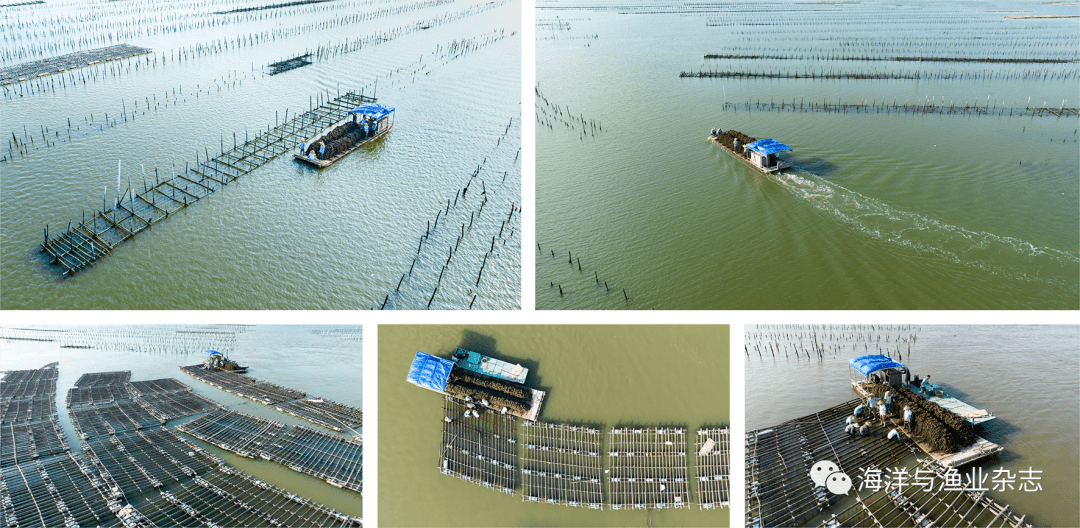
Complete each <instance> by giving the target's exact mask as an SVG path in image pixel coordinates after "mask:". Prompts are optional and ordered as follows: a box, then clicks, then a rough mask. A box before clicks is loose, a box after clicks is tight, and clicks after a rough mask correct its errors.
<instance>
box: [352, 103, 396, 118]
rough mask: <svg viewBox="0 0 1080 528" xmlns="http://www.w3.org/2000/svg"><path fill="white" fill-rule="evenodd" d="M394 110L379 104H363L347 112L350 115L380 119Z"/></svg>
mask: <svg viewBox="0 0 1080 528" xmlns="http://www.w3.org/2000/svg"><path fill="white" fill-rule="evenodd" d="M393 111H394V108H393V107H391V106H385V105H381V104H379V103H364V104H362V105H360V106H358V107H356V108H353V109H352V110H349V113H350V114H363V115H366V116H371V117H374V118H375V119H382V118H384V117H386V116H388V115H390V112H393Z"/></svg>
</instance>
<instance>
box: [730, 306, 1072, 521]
mask: <svg viewBox="0 0 1080 528" xmlns="http://www.w3.org/2000/svg"><path fill="white" fill-rule="evenodd" d="M867 326H868V325H859V327H860V329H861V333H862V334H864V335H865V334H870V333H873V335H875V336H880V337H881V338H882V343H881V345H882V347H883V349H884V348H887V349H890V350H895V347H896V346H897V343H895V339H896V337H897V334H898V333H899V334H900V335H901V336H904V337H908V336H910V335H912V334H914V335H915V339H914V341H913V343H912V347H911V352H910V353H909V352H908V343H907V342H903V341H902V342H900V343H899V344H898V345H899V347H900V350H901V355H902V360H901V362H902V363H904V364H905V365H907V366H908V368H910V369H911V372H912V374H918V375H920V376H921V377H925V376H926V375H927V374H930V375H931V376H932V379H933V380H934V382H935V383H937V384H939V385H941V386H942V387H944V389H945V391H946V392H947V393H949V394H950V395H952V396H955V397H957V398H959V399H961V400H963V401H965V402H967V403H969V404H971V405H972V406H974V407H976V408H979V409H986V410H988V411H992V412H993V413H994V414H995V415H996V416H997V419H995V420H993V421H991V422H989V423H987V424H984V425H982V426H981V428H980V431H981V432H978V434H979V435H980V436H982V437H984V438H986V439H987V440H989V441H991V442H994V443H996V444H999V445H1001V446H1002V447H1004V448H1005V451H1003V452H1002V453H1001V454H1000V455H999V456H998V457H997V458H996V459H990V460H987V461H983V462H980V463H978V464H976V466H978V467H981V468H982V469H983V472H984V474H986V475H991V477H990V478H993V477H992V475H993V471H995V470H998V469H1000V468H1005V469H1007V470H1009V471H1011V472H1012V473H1013V474H1014V475H1018V474H1019V473H1018V472H1019V471H1020V470H1027V469H1029V468H1031V469H1035V470H1042V471H1043V473H1042V481H1041V485H1042V491H1039V492H1034V493H1026V492H1022V491H1020V490H1018V489H1017V490H1013V491H1007V492H1000V491H991V492H989V494H990V495H991V497H992V498H993V499H994V500H995V501H997V502H999V503H1002V504H1009V505H1011V506H1012V507H1013V509H1014V511H1016V512H1019V514H1020V515H1027V520H1028V521H1029V522H1031V523H1032V525H1034V526H1076V525H1077V524H1078V523H1080V512H1078V510H1077V505H1076V504H1077V503H1076V497H1077V494H1078V493H1080V469H1078V468H1080V442H1078V441H1077V438H1078V434H1077V433H1078V431H1080V409H1078V408H1077V405H1076V403H1077V401H1080V360H1078V358H1080V327H1076V326H976V325H972V326H921V327H913V330H905V331H903V332H898V331H897V330H896V329H895V328H894V329H889V330H883V331H874V332H870V331H869V330H868V329H867ZM802 328H806V327H802ZM814 329H815V330H816V332H817V335H818V336H825V335H831V336H839V335H851V334H852V333H853V332H852V330H851V327H838V326H833V327H829V326H826V327H821V326H816V327H814ZM746 332H747V347H748V355H747V359H746V363H745V365H746V429H747V430H748V431H750V430H754V429H762V428H767V427H770V426H773V425H776V424H779V423H781V422H784V421H787V420H791V419H793V418H798V417H801V416H806V415H808V414H812V413H814V412H816V411H820V410H822V409H826V408H828V407H832V406H834V405H839V404H840V403H843V402H845V401H848V400H850V399H852V398H855V397H857V394H856V393H855V392H854V391H853V390H852V389H851V385H850V383H849V380H850V379H851V378H850V377H849V371H850V368H849V366H848V360H849V359H851V358H853V357H858V356H861V355H864V354H867V353H869V354H876V353H878V352H877V350H875V345H876V344H877V342H876V341H875V342H873V343H869V344H868V343H866V342H865V341H857V342H855V341H854V340H852V339H848V338H844V339H832V338H826V342H829V343H833V344H839V345H840V346H841V350H840V351H839V352H836V351H830V350H829V347H826V353H825V355H824V357H823V358H821V359H817V358H816V356H815V359H813V360H812V361H808V360H807V359H806V356H805V355H802V356H801V359H797V358H796V357H795V356H794V355H793V354H792V353H791V352H782V353H780V354H777V356H776V357H775V358H774V357H773V356H772V354H771V353H770V352H769V351H768V350H764V349H763V350H764V352H763V354H762V355H763V357H760V358H759V357H758V354H757V351H756V350H755V345H757V346H759V347H765V346H766V343H776V342H779V343H780V345H781V350H783V347H784V346H788V347H789V348H790V347H793V346H795V345H796V344H798V345H799V347H800V349H801V347H802V346H803V345H805V346H810V345H809V343H810V340H809V338H806V339H805V340H804V341H803V342H802V343H801V344H799V340H798V339H794V338H786V337H779V338H777V337H773V336H775V335H776V334H777V333H791V334H794V333H795V332H794V331H793V330H790V329H776V328H775V327H754V326H751V325H747V327H746ZM854 333H859V332H854ZM889 334H891V339H892V343H893V344H892V345H891V346H887V345H886V344H885V340H886V339H888V338H889V337H890V335H889ZM852 344H855V345H856V350H855V351H853V349H852V348H851V345H852ZM867 345H868V349H867V348H864V346H867ZM774 347H775V344H774ZM892 357H893V358H896V357H897V355H896V353H895V351H894V352H893V355H892ZM855 375H856V376H858V374H855ZM778 389H779V390H778ZM909 462H913V460H912V461H909ZM909 467H913V466H912V465H910V464H909ZM967 471H971V470H970V469H969V468H964V469H963V470H962V473H964V472H967ZM991 486H992V485H991Z"/></svg>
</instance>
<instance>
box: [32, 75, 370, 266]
mask: <svg viewBox="0 0 1080 528" xmlns="http://www.w3.org/2000/svg"><path fill="white" fill-rule="evenodd" d="M363 101H374V99H373V98H370V97H364V96H362V95H360V94H356V93H353V92H348V93H346V94H345V95H342V96H340V97H337V98H335V99H333V100H330V101H327V102H326V103H325V104H321V105H320V106H318V107H316V108H314V109H312V110H308V111H307V112H305V113H304V114H302V115H299V116H295V114H294V116H295V117H293V118H292V119H291V120H290V119H289V111H288V110H287V109H286V111H285V119H284V120H283V122H282V123H281V124H280V125H277V127H275V128H273V129H271V128H270V125H267V126H266V128H267V131H266V132H263V133H260V134H259V135H257V136H255V138H253V139H247V138H245V141H244V143H243V144H240V145H237V140H236V136H235V135H234V136H233V148H232V149H231V150H228V151H225V148H224V147H225V145H224V139H222V144H221V150H222V153H221V154H219V155H218V156H217V157H215V158H210V153H209V149H207V148H206V146H205V145H203V149H204V153H205V159H203V160H201V159H200V158H199V154H200V153H199V151H198V150H196V152H195V154H196V161H195V166H194V167H192V168H189V167H187V166H186V165H185V167H184V171H183V173H179V174H172V175H170V176H168V177H166V178H165V179H164V180H162V179H161V178H160V177H159V176H158V174H157V169H156V168H155V169H154V176H155V178H154V185H153V186H149V185H148V184H147V182H146V181H145V180H144V181H143V192H142V193H141V194H140V193H137V192H132V189H131V184H130V181H129V183H128V188H127V190H126V191H124V193H123V194H120V190H119V187H120V182H119V174H118V175H117V179H118V182H117V197H116V200H115V202H114V205H113V206H112V207H111V208H110V207H108V203H107V196H102V201H103V202H106V203H103V204H102V208H101V209H100V210H98V211H94V213H93V214H92V216H91V219H90V221H89V222H88V221H87V219H86V213H85V212H84V213H83V217H82V220H81V221H80V222H79V223H78V224H76V225H75V226H74V227H72V222H70V221H69V222H68V227H67V231H66V232H64V233H62V234H60V235H58V236H55V237H50V236H49V227H48V225H46V226H45V241H44V242H43V243H42V245H41V252H42V253H47V254H48V255H49V259H50V263H51V264H54V265H56V266H58V267H59V268H60V269H61V270H62V276H63V277H67V276H69V275H71V274H72V273H74V272H76V271H79V270H81V269H83V268H85V267H87V266H89V265H90V264H92V263H94V262H95V261H97V260H98V259H100V258H102V257H104V256H107V255H108V254H109V253H111V252H112V250H113V249H114V248H116V247H117V246H118V245H120V244H122V243H123V242H126V241H127V240H129V239H131V238H132V237H134V236H135V235H137V234H139V233H141V232H142V231H144V230H147V229H149V228H150V227H152V226H153V225H154V224H157V223H158V222H160V221H162V220H164V219H166V218H168V217H169V216H170V215H172V214H174V213H176V212H177V211H180V210H181V209H185V208H187V207H188V206H189V205H191V204H193V203H196V202H198V201H200V200H202V199H203V198H206V197H208V196H209V195H210V194H212V193H214V192H216V191H218V190H220V189H222V188H224V187H225V186H226V185H228V184H229V183H232V182H234V181H236V179H237V178H239V177H240V176H243V175H245V174H248V173H250V172H251V171H254V170H255V169H257V168H259V167H261V166H262V165H264V164H266V163H268V162H270V161H271V160H273V159H274V158H276V157H277V156H279V155H281V154H282V153H284V152H287V151H289V150H291V149H292V148H294V147H295V146H296V145H297V144H299V142H300V141H303V140H305V139H307V138H308V137H311V135H313V134H314V133H315V132H317V131H319V130H322V129H324V128H326V127H328V126H329V125H331V124H333V123H334V122H336V121H338V120H340V119H341V118H343V117H344V116H345V115H346V114H345V113H346V112H347V111H348V110H351V109H353V108H355V107H356V106H357V105H358V104H360V103H361V102H363ZM106 193H107V191H106ZM124 198H127V205H126V206H125V205H124ZM159 200H160V201H159Z"/></svg>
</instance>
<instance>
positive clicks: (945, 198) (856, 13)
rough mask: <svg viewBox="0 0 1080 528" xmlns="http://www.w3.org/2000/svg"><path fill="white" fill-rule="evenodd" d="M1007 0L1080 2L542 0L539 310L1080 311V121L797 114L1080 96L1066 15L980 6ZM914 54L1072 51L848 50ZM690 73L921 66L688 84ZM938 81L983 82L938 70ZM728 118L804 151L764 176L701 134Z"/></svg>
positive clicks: (1028, 5)
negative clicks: (873, 76)
mask: <svg viewBox="0 0 1080 528" xmlns="http://www.w3.org/2000/svg"><path fill="white" fill-rule="evenodd" d="M1018 6H1019V7H1018ZM999 9H1026V10H1032V11H1033V12H1034V13H1036V14H1041V13H1064V14H1077V9H1078V8H1077V6H1045V5H1042V4H1036V3H1033V2H1021V3H1019V4H1018V3H1015V2H1013V3H1009V4H1008V5H1007V6H1005V5H1004V4H1002V3H999V2H978V3H962V4H957V3H934V4H932V5H920V6H915V5H910V6H908V5H895V4H886V3H877V2H869V3H859V4H838V5H831V4H816V3H815V4H811V3H791V4H782V5H774V4H768V5H764V6H761V8H760V10H758V9H732V8H731V7H730V6H709V5H699V4H691V3H678V2H676V3H657V2H621V3H619V4H617V6H615V5H612V4H603V3H598V2H547V1H545V2H538V4H537V12H536V18H537V82H538V87H537V88H538V95H537V97H536V99H535V105H536V111H537V115H538V119H537V122H536V123H535V126H536V133H537V153H536V160H537V161H536V163H537V191H536V196H537V198H536V199H537V236H536V239H537V242H539V244H540V248H539V249H537V248H533V249H532V250H533V251H534V252H536V255H537V261H536V299H537V306H538V307H539V308H542V309H583V308H631V309H648V308H663V309H783V308H814V309H831V308H845V309H875V308H885V309H943V308H947V309H953V308H969V309H982V308H1010V309H1019V308H1058V309H1065V308H1067V309H1076V308H1077V307H1078V303H1080V300H1078V299H1080V241H1078V238H1077V232H1080V214H1078V206H1077V204H1078V203H1080V179H1078V178H1077V174H1080V147H1078V146H1077V140H1078V136H1077V124H1078V120H1077V118H1076V117H1069V118H1055V117H1031V116H1027V117H1022V118H1021V117H1019V116H1017V115H1014V116H1012V117H1010V116H1009V111H1008V110H1006V111H1005V112H1004V115H1003V116H1000V117H999V116H998V115H997V114H995V115H994V116H993V117H990V116H978V117H976V116H975V115H967V116H948V115H936V114H935V115H911V114H906V115H904V114H900V115H897V114H896V113H895V112H891V113H889V114H885V113H881V114H878V113H870V114H866V113H862V112H860V113H855V111H854V110H852V111H851V112H849V113H847V114H844V113H839V114H837V113H822V112H808V111H803V112H792V111H791V110H790V107H791V106H790V105H791V103H792V101H794V102H795V103H796V104H804V105H807V104H809V103H814V102H816V103H817V104H819V105H820V104H821V103H822V102H823V101H826V102H829V103H830V104H836V103H838V102H841V103H845V104H863V103H865V104H868V105H869V104H876V105H878V106H880V105H881V103H882V101H883V100H884V102H885V103H887V104H888V105H890V106H891V105H892V104H893V103H894V101H895V103H896V104H898V105H903V104H905V103H906V104H922V103H923V101H924V100H925V101H926V102H927V103H935V104H940V103H941V102H942V101H945V104H946V105H951V104H954V105H959V106H964V105H965V104H968V105H971V104H975V103H976V102H977V103H978V104H979V105H980V106H984V105H988V106H989V107H990V108H991V109H994V108H996V109H999V110H1000V108H1001V107H1002V106H1005V107H1006V108H1008V109H1013V111H1014V113H1018V112H1019V111H1022V110H1023V109H1024V108H1025V107H1026V106H1027V105H1028V104H1030V105H1031V106H1051V107H1053V108H1055V109H1056V108H1058V107H1059V106H1061V105H1063V104H1064V106H1067V107H1076V106H1077V105H1078V103H1080V101H1078V98H1077V93H1078V89H1080V82H1078V80H1077V79H1078V78H1077V68H1078V64H1080V57H1078V54H1077V51H1076V50H1077V49H1078V47H1077V46H1078V44H1080V42H1078V37H1077V31H1076V29H1077V24H1076V19H1043V20H1007V19H1004V18H1003V13H993V12H988V11H994V10H999ZM883 21H884V22H883ZM920 52H922V53H924V54H925V56H931V55H934V56H943V57H968V58H986V57H990V58H1010V59H1031V58H1036V59H1043V60H1064V61H1066V62H1064V63H967V62H934V63H918V62H889V61H880V60H874V61H870V60H840V58H845V59H851V58H852V57H866V56H870V57H876V58H881V57H896V56H911V55H915V56H917V55H919V53H920ZM706 54H731V55H740V56H762V55H769V56H790V57H792V58H790V59H784V60H778V59H769V60H765V59H746V58H737V59H716V60H714V59H704V58H703V57H704V55H706ZM1035 69H1038V70H1039V71H1040V72H1042V73H1044V74H1045V75H1047V76H1048V77H1047V78H1046V79H1045V80H1044V79H1042V78H1041V77H1040V79H1039V80H1035V79H1033V78H1032V77H1031V76H1032V75H1033V73H1032V71H1033V70H1035ZM700 70H708V71H711V70H718V71H741V72H753V73H759V72H764V73H769V72H773V73H776V72H786V73H808V72H810V71H813V72H819V73H820V72H825V73H828V72H833V73H838V72H841V73H854V74H870V73H889V74H913V73H914V72H921V74H922V75H923V76H924V77H923V78H922V79H919V80H914V79H911V80H908V79H899V80H863V79H847V80H821V79H817V80H811V79H734V78H716V79H698V78H680V77H679V74H680V72H683V71H700ZM942 73H944V74H951V75H955V74H960V73H965V74H967V75H969V76H972V75H975V74H979V75H980V76H981V77H979V78H976V79H971V78H970V77H969V78H965V80H941V79H936V78H934V79H927V78H926V76H933V75H939V74H942ZM991 74H993V75H995V76H994V77H992V78H991V77H989V76H990V75H991ZM1003 75H1008V76H1011V77H1010V78H1002V76H1003ZM1024 75H1027V76H1028V77H1027V78H1026V79H1025V78H1024V77H1023V76H1024ZM1052 76H1056V77H1052ZM1051 77H1052V78H1051ZM988 96H989V99H988ZM1029 98H1030V103H1029ZM759 102H760V103H763V104H764V105H765V107H766V108H767V107H768V105H769V103H770V102H775V104H776V105H777V106H779V105H780V103H781V102H785V103H786V104H787V108H788V109H787V110H784V111H778V110H774V111H771V112H770V111H767V110H765V111H758V109H757V106H756V105H757V103H759ZM725 103H734V104H738V105H741V106H739V108H738V110H737V111H736V109H735V108H734V107H733V106H730V105H729V106H726V107H725ZM747 104H749V105H750V106H749V110H750V111H747ZM804 108H806V107H805V106H804ZM571 116H572V117H571ZM575 119H576V121H575ZM581 120H584V121H585V122H586V124H587V125H588V126H587V127H584V128H585V130H583V127H582V125H581V123H580V121H581ZM594 124H595V125H596V127H595V128H594ZM715 127H721V128H723V129H735V130H739V131H741V132H744V133H746V134H749V135H750V136H754V137H758V138H766V137H771V138H775V139H777V140H779V141H781V142H783V143H785V144H787V145H789V146H791V147H792V148H793V149H794V150H793V152H792V153H790V156H789V157H788V159H789V160H790V161H791V162H792V163H793V164H794V169H793V170H791V171H790V172H787V173H785V174H784V175H783V176H782V177H779V178H775V177H766V176H763V175H761V174H759V173H756V172H754V171H752V170H751V169H749V168H748V167H746V166H744V165H743V164H742V163H740V162H738V161H737V160H734V159H732V157H731V156H730V155H728V154H727V153H725V152H724V151H723V150H721V149H719V148H717V147H714V146H712V145H711V144H710V143H708V142H707V141H706V135H707V134H708V131H709V129H710V128H715ZM601 128H602V130H601ZM568 251H569V252H571V253H572V254H573V257H574V259H575V260H576V259H578V258H580V259H581V260H580V264H581V270H580V271H579V270H578V262H575V263H574V264H572V265H570V264H568V260H569V258H568V257H569V256H568V254H567V252H568ZM552 252H554V256H553V255H552ZM597 279H599V280H600V282H599V283H597ZM604 281H607V282H608V285H609V288H610V292H609V291H608V289H606V288H605V287H604V285H603V282H604ZM560 284H561V285H562V288H563V294H562V295H560V293H559V289H558V288H557V287H556V286H558V285H560ZM623 288H625V290H626V293H627V297H629V299H630V300H629V302H628V301H627V300H626V297H624V296H623V294H622V293H621V290H622V289H623Z"/></svg>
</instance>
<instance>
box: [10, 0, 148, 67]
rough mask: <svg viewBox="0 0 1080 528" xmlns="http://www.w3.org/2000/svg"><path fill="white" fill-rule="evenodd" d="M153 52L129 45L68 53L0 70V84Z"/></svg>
mask: <svg viewBox="0 0 1080 528" xmlns="http://www.w3.org/2000/svg"><path fill="white" fill-rule="evenodd" d="M31 3H33V2H31ZM41 3H44V2H41ZM15 5H20V4H15ZM153 51H154V50H152V49H150V48H141V47H139V46H132V45H131V44H117V45H115V46H108V47H105V48H97V49H92V50H83V51H76V52H75V53H68V54H66V55H60V56H58V57H50V58H48V59H41V60H36V61H32V62H24V63H22V64H16V65H15V66H7V67H5V68H0V84H11V83H17V82H22V81H26V80H29V79H33V78H37V77H45V76H48V75H52V74H54V73H60V72H63V71H67V70H70V69H73V68H81V67H83V66H93V65H95V64H98V63H102V62H109V61H112V60H117V59H126V58H128V57H135V56H137V55H144V54H147V53H152V52H153Z"/></svg>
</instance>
